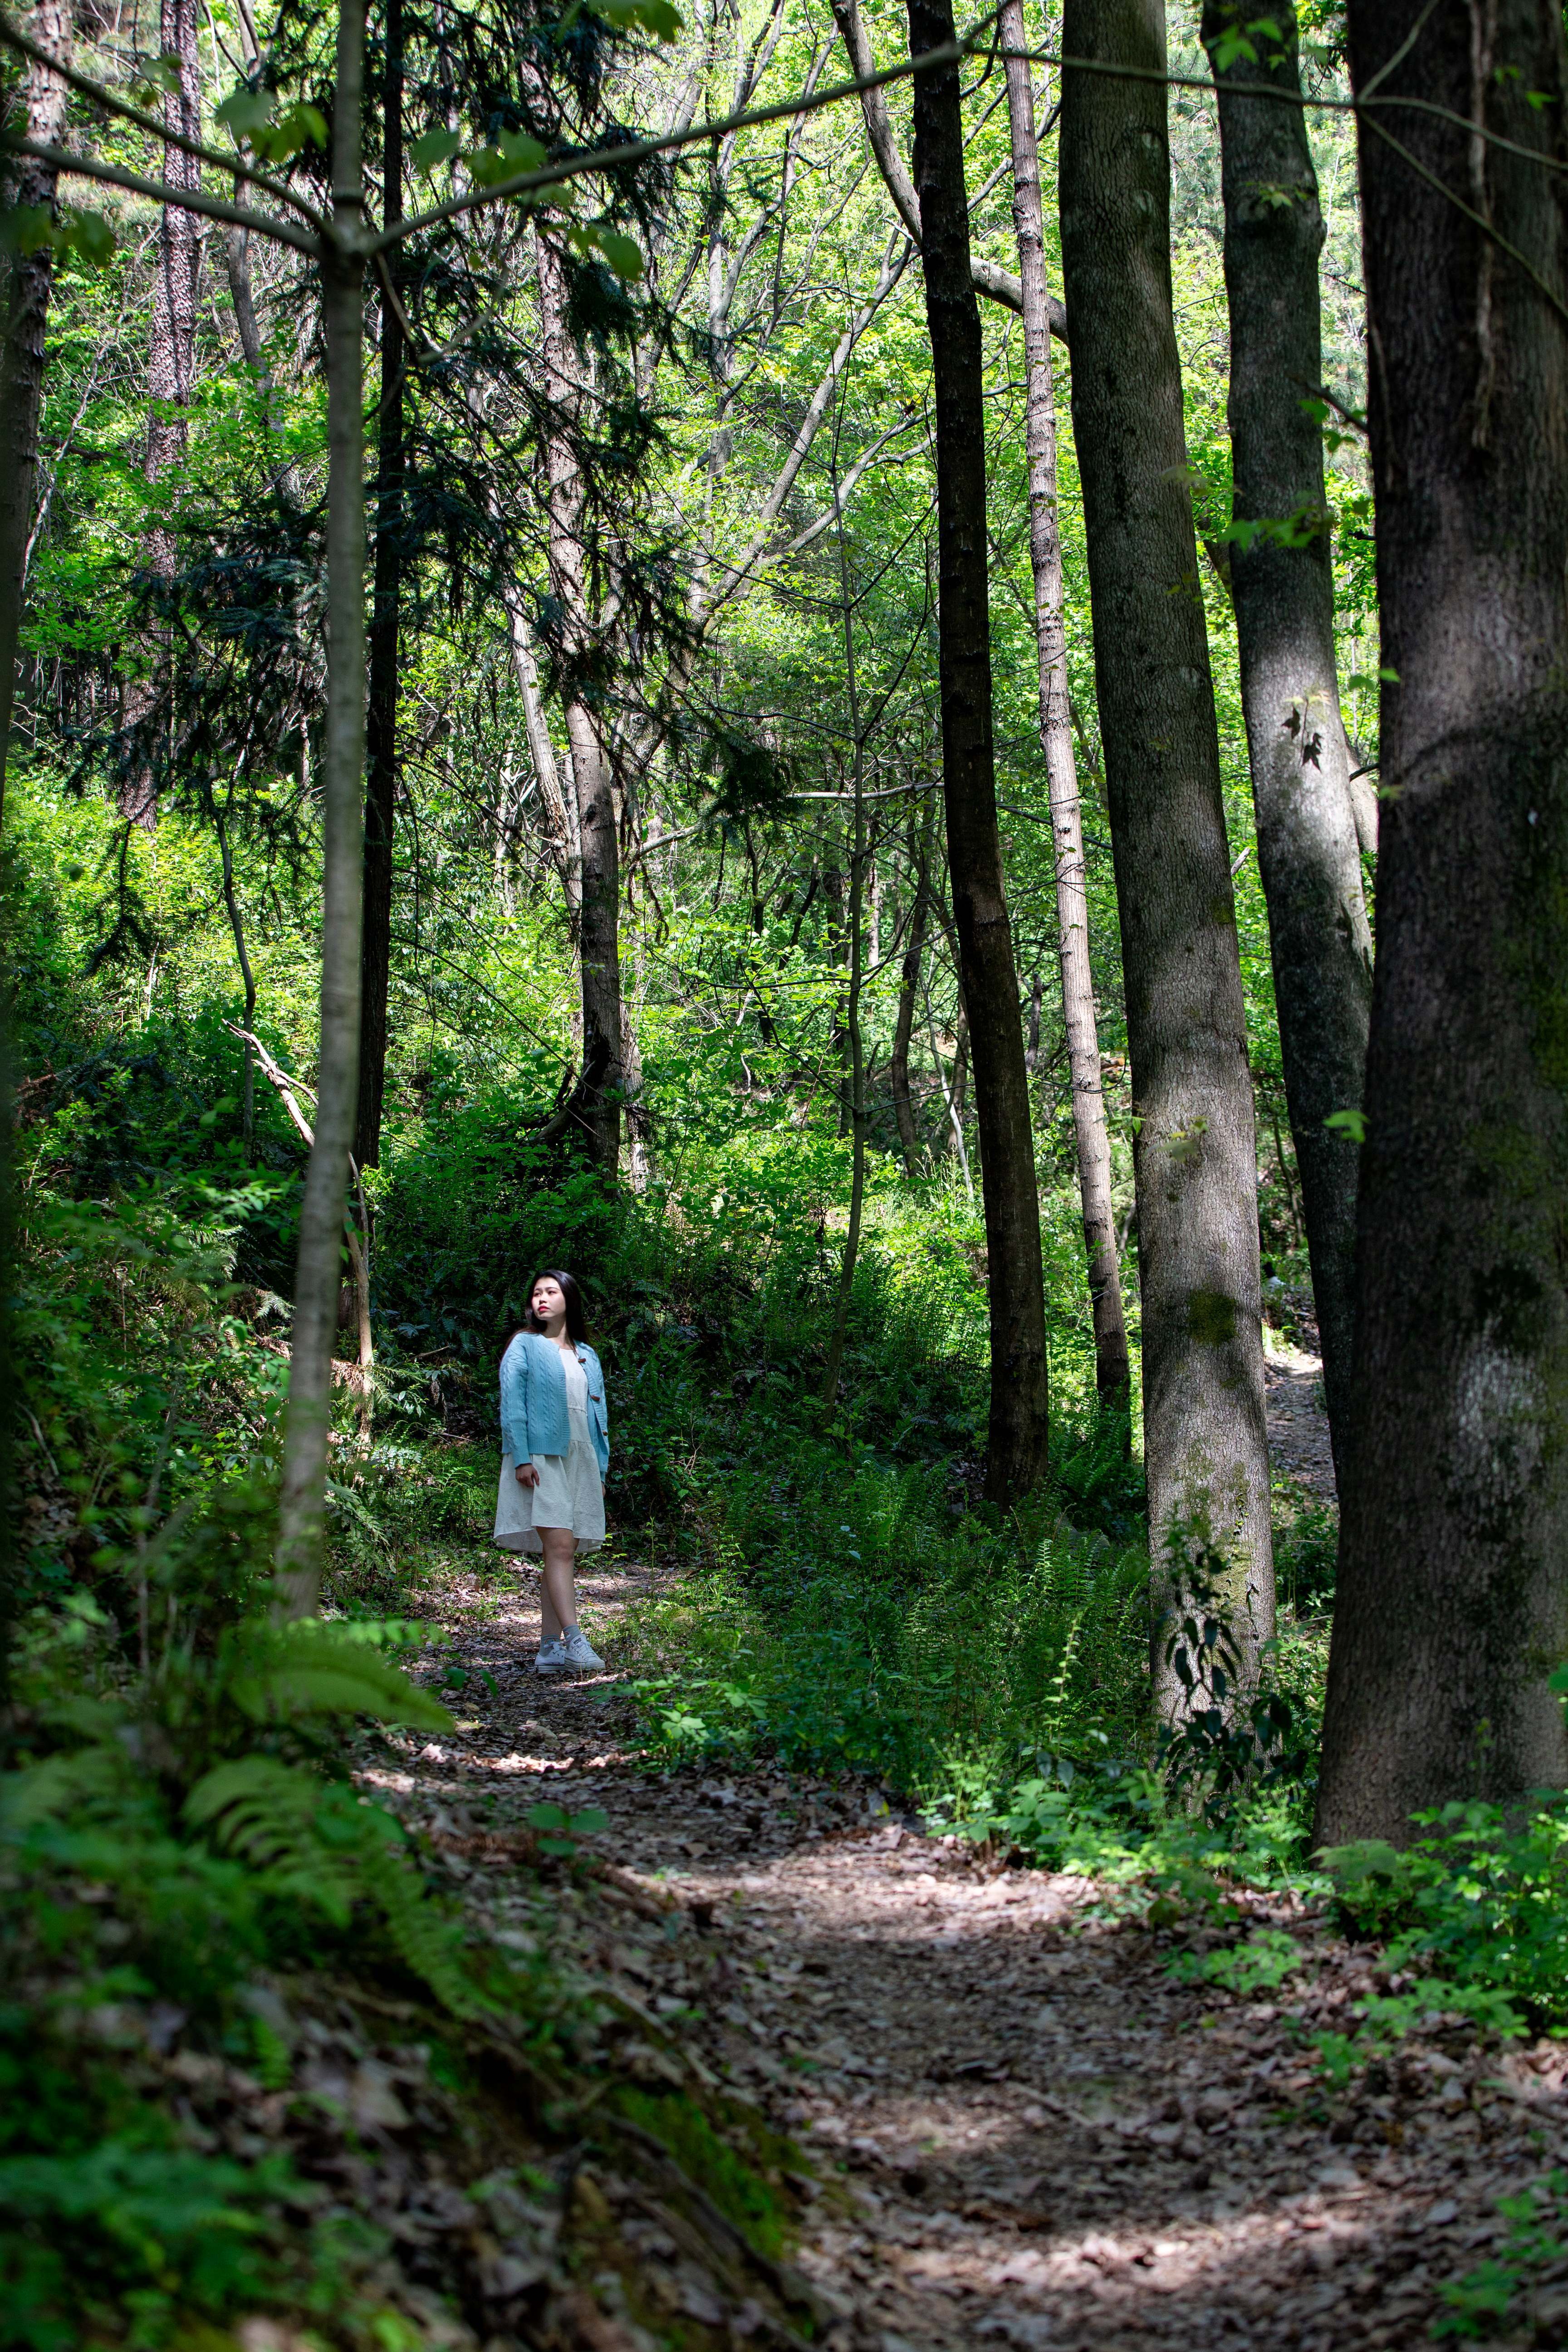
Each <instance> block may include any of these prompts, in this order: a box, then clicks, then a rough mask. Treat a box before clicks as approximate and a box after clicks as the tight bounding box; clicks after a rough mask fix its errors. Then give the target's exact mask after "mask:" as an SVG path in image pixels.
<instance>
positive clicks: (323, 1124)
mask: <svg viewBox="0 0 1568 2352" xmlns="http://www.w3.org/2000/svg"><path fill="white" fill-rule="evenodd" d="M363 69H364V19H363V14H362V11H361V9H360V7H359V5H357V0H340V5H339V13H338V27H337V86H336V89H335V90H334V92H333V105H332V190H333V202H332V220H333V226H334V228H335V229H336V231H337V232H338V236H339V238H340V239H341V240H342V245H343V247H348V248H350V249H349V250H342V249H340V250H336V251H332V250H329V251H328V252H326V253H325V254H324V256H323V259H322V266H321V303H322V310H323V313H324V318H325V324H326V345H327V451H328V474H327V711H326V726H325V735H324V743H323V758H322V762H321V1055H320V1066H319V1072H318V1082H317V1097H316V1118H315V1131H314V1137H313V1139H312V1142H311V1146H310V1160H309V1162H308V1164H307V1166H306V1171H305V1192H304V1199H303V1201H302V1202H301V1203H300V1241H299V1251H298V1256H297V1259H296V1264H295V1273H294V1321H293V1345H292V1348H291V1350H290V1354H289V1410H288V1413H287V1416H286V1419H285V1422H284V1428H283V1484H282V1493H281V1496H279V1513H278V1554H277V1567H278V1604H277V1605H278V1608H279V1613H280V1614H281V1615H284V1616H288V1617H304V1616H310V1614H311V1613H312V1612H314V1611H315V1609H316V1607H317V1604H318V1602H319V1600H320V1597H321V1547H322V1536H323V1533H324V1528H325V1518H326V1474H327V1437H328V1432H329V1425H330V1421H331V1379H332V1339H333V1335H334V1333H335V1332H336V1329H337V1320H338V1278H339V1270H340V1266H341V1264H342V1233H343V1211H344V1202H345V1197H346V1192H347V1186H348V1175H349V1149H350V1145H351V1144H352V1142H353V1128H354V1106H355V1100H356V1096H357V1080H358V1064H359V983H360V892H361V886H362V883H363V856H364V839H363V804H362V798H361V795H362V792H363V778H364V686H365V679H364V655H365V627H364V415H363V401H364V393H363V353H362V351H361V335H362V319H361V304H362V300H363V279H364V266H363V262H362V261H361V260H360V259H359V258H358V257H357V256H356V255H353V253H352V247H353V240H354V239H355V238H356V237H357V236H358V233H359V230H360V227H361V220H362V214H363V171H362V166H361V159H360V104H361V97H362V91H363V78H364V71H363Z"/></svg>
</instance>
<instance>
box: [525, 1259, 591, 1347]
mask: <svg viewBox="0 0 1568 2352" xmlns="http://www.w3.org/2000/svg"><path fill="white" fill-rule="evenodd" d="M542 1282H558V1283H559V1284H560V1285H561V1295H562V1297H563V1298H564V1299H565V1301H566V1336H567V1338H568V1339H573V1340H577V1339H583V1340H585V1339H587V1337H588V1318H587V1316H586V1315H585V1314H584V1311H583V1294H582V1292H581V1291H580V1290H579V1289H578V1287H577V1285H576V1283H575V1281H574V1279H573V1277H572V1276H571V1275H569V1274H568V1273H567V1271H566V1269H565V1267H564V1266H560V1265H542V1266H541V1267H540V1269H539V1272H538V1273H537V1274H536V1275H535V1276H533V1278H532V1280H531V1282H530V1284H529V1286H528V1302H529V1303H528V1307H527V1309H526V1311H525V1312H524V1315H523V1318H522V1322H521V1327H520V1328H521V1329H522V1330H524V1331H542V1330H543V1328H544V1326H543V1324H542V1322H541V1321H540V1320H539V1318H538V1317H537V1315H535V1313H534V1311H533V1294H534V1290H535V1288H536V1287H537V1286H538V1285H539V1284H540V1283H542Z"/></svg>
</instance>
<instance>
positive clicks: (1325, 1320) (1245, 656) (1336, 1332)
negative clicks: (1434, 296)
mask: <svg viewBox="0 0 1568 2352" xmlns="http://www.w3.org/2000/svg"><path fill="white" fill-rule="evenodd" d="M1234 21H1235V14H1234V10H1233V9H1228V8H1226V6H1225V5H1223V0H1209V5H1207V6H1206V7H1205V11H1204V20H1203V30H1204V39H1205V42H1206V43H1207V44H1208V46H1209V49H1210V52H1211V55H1212V53H1213V50H1214V47H1215V43H1216V42H1217V40H1218V39H1219V37H1220V36H1221V34H1222V33H1223V32H1224V30H1225V28H1226V26H1228V25H1230V24H1232V23H1233V22H1234ZM1275 21H1276V23H1277V25H1278V26H1279V27H1280V28H1281V29H1280V32H1279V37H1278V38H1276V37H1273V36H1272V35H1271V36H1270V37H1268V38H1267V39H1263V40H1260V41H1258V43H1256V44H1255V46H1256V47H1257V48H1258V60H1257V62H1256V63H1248V62H1245V61H1240V60H1238V61H1237V63H1235V64H1233V65H1232V66H1230V67H1229V68H1228V69H1227V70H1226V72H1225V73H1224V74H1217V76H1216V78H1217V79H1218V82H1219V91H1220V98H1219V126H1220V142H1221V152H1222V155H1223V173H1222V177H1223V184H1224V193H1225V282H1226V294H1227V296H1228V298H1229V306H1230V445H1231V458H1232V465H1233V467H1234V472H1235V479H1236V515H1237V520H1238V521H1240V522H1244V523H1252V522H1263V523H1268V522H1270V521H1272V522H1275V523H1279V522H1283V521H1284V520H1286V519H1287V518H1293V519H1294V525H1293V528H1292V529H1291V530H1290V531H1289V534H1288V535H1286V534H1282V533H1279V532H1271V531H1268V530H1264V531H1262V532H1260V533H1259V534H1258V537H1256V538H1255V539H1254V540H1253V541H1252V543H1251V545H1250V546H1248V545H1247V543H1246V541H1245V539H1239V540H1237V541H1236V542H1235V543H1234V544H1233V545H1232V547H1231V551H1230V591H1231V595H1232V598H1233V600H1234V602H1235V605H1236V628H1237V645H1238V648H1239V651H1240V656H1241V699H1242V708H1243V709H1244V710H1245V712H1246V715H1247V749H1248V751H1249V753H1250V756H1251V765H1252V798H1253V806H1254V808H1255V809H1256V811H1257V816H1258V870H1259V873H1260V874H1261V876H1262V878H1263V890H1264V896H1265V898H1267V900H1268V933H1269V941H1270V945H1271V948H1272V950H1273V965H1274V1001H1275V1004H1276V1006H1277V1008H1278V1011H1279V1046H1280V1054H1281V1056H1282V1059H1283V1062H1284V1066H1285V1097H1286V1101H1287V1104H1288V1106H1289V1113H1290V1131H1291V1134H1292V1135H1293V1136H1294V1138H1295V1141H1296V1164H1297V1167H1298V1168H1299V1169H1300V1174H1301V1199H1302V1206H1303V1210H1304V1212H1305V1215H1306V1222H1307V1248H1308V1252H1309V1255H1310V1259H1311V1266H1312V1295H1313V1298H1314V1300H1315V1302H1316V1305H1317V1310H1318V1330H1319V1334H1320V1337H1321V1344H1322V1352H1323V1388H1324V1391H1325V1394H1326V1396H1327V1399H1328V1407H1329V1429H1330V1433H1331V1437H1332V1440H1333V1446H1334V1457H1335V1462H1336V1465H1337V1464H1338V1463H1339V1460H1340V1456H1341V1454H1342V1450H1343V1445H1344V1439H1345V1433H1346V1416H1347V1414H1348V1412H1349V1409H1350V1375H1351V1341H1352V1325H1353V1284H1354V1273H1355V1193H1356V1166H1357V1153H1356V1146H1355V1145H1354V1143H1353V1142H1352V1140H1351V1139H1350V1138H1349V1136H1347V1135H1345V1134H1343V1133H1342V1132H1341V1131H1339V1130H1337V1129H1333V1128H1331V1127H1328V1126H1326V1125H1325V1124H1324V1122H1325V1120H1326V1119H1327V1118H1329V1117H1330V1115H1331V1113H1332V1112H1334V1111H1337V1110H1358V1109H1359V1108H1361V1094H1362V1085H1363V1078H1364V1076H1365V1071H1366V1037H1367V1024H1368V1021H1369V1019H1370V1017H1371V1011H1372V933H1371V930H1370V929H1369V926H1368V923H1367V916H1366V901H1365V898H1364V896H1363V890H1362V876H1361V851H1360V847H1359V845H1358V843H1357V840H1356V824H1355V810H1354V806H1353V803H1352V800H1351V793H1350V771H1351V766H1352V761H1351V758H1350V753H1349V750H1348V748H1347V746H1346V743H1345V730H1344V724H1343V721H1342V718H1341V715H1340V690H1339V677H1338V674H1337V671H1336V668H1335V664H1334V579H1333V567H1332V550H1331V541H1330V524H1329V516H1328V509H1327V506H1326V503H1325V493H1324V487H1323V444H1322V434H1321V429H1320V427H1319V425H1318V424H1317V422H1316V420H1315V419H1314V418H1313V417H1312V416H1311V415H1310V414H1309V413H1308V410H1307V407H1306V406H1305V404H1306V403H1307V402H1308V401H1310V398H1311V396H1312V395H1313V394H1315V393H1316V391H1317V388H1318V385H1319V383H1321V376H1322V351H1321V334H1320V325H1319V295H1318V255H1319V252H1320V251H1321V247H1322V242H1323V220H1322V215H1321V212H1320V211H1319V209H1318V182H1317V175H1316V173H1314V172H1313V169H1312V156H1311V150H1310V147H1309V145H1308V143H1307V121H1306V116H1305V114H1304V113H1303V111H1302V110H1301V108H1300V106H1299V105H1294V104H1289V105H1285V104H1281V103H1280V102H1279V100H1273V99H1268V98H1252V97H1246V96H1243V95H1242V94H1241V93H1240V91H1239V90H1238V89H1237V88H1236V87H1234V85H1236V84H1238V83H1247V82H1252V83H1257V82H1258V81H1260V80H1261V81H1268V82H1270V83H1272V85H1273V86H1274V87H1275V88H1276V89H1279V91H1280V92H1281V93H1282V94H1283V95H1285V96H1287V97H1289V98H1290V99H1296V98H1299V97H1300V86H1301V85H1300V72H1299V69H1298V63H1297V52H1296V19H1295V13H1294V10H1293V9H1292V8H1291V6H1290V5H1289V0H1285V5H1284V6H1282V7H1281V8H1279V10H1278V11H1277V12H1276V17H1275Z"/></svg>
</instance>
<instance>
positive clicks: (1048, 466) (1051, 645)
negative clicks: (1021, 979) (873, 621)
mask: <svg viewBox="0 0 1568 2352" xmlns="http://www.w3.org/2000/svg"><path fill="white" fill-rule="evenodd" d="M997 30H998V32H999V33H1000V35H1001V37H1002V46H1003V47H1004V48H1005V49H1012V50H1019V51H1021V50H1023V49H1024V47H1026V41H1025V36H1024V9H1023V0H1006V5H1005V6H1004V8H1003V10H1002V13H1001V16H999V18H998V19H997ZM1006 71H1007V110H1008V116H1009V120H1010V122H1011V126H1012V135H1013V222H1014V226H1015V228H1016V231H1017V237H1018V279H1019V284H1020V286H1021V288H1022V289H1023V304H1024V377H1025V400H1024V446H1025V452H1026V457H1027V461H1028V467H1029V562H1030V565H1031V568H1032V570H1033V572H1034V578H1035V635H1036V638H1037V644H1038V648H1039V662H1040V746H1041V749H1042V750H1043V751H1044V752H1045V755H1046V775H1047V786H1048V790H1049V793H1050V805H1051V847H1052V852H1053V855H1054V857H1055V861H1056V881H1057V940H1058V957H1059V961H1060V964H1061V975H1062V1021H1063V1025H1064V1027H1065V1028H1066V1031H1067V1045H1068V1075H1069V1077H1070V1079H1071V1083H1072V1123H1073V1137H1074V1140H1075V1142H1076V1143H1077V1146H1078V1182H1079V1200H1080V1202H1081V1203H1082V1207H1083V1242H1084V1252H1085V1256H1086V1258H1087V1261H1088V1266H1089V1303H1090V1307H1091V1308H1092V1311H1093V1316H1094V1372H1095V1388H1096V1391H1097V1393H1098V1395H1099V1398H1100V1403H1101V1404H1102V1405H1103V1406H1105V1407H1106V1408H1107V1409H1108V1410H1109V1411H1110V1412H1118V1413H1125V1412H1129V1411H1130V1407H1131V1388H1132V1373H1131V1366H1130V1364H1129V1362H1128V1358H1127V1321H1126V1318H1125V1316H1124V1314H1123V1312H1122V1307H1121V1271H1120V1269H1119V1267H1118V1265H1117V1262H1116V1219H1115V1215H1114V1213H1113V1211H1112V1208H1111V1202H1110V1135H1109V1133H1108V1132H1107V1129H1106V1124H1105V1091H1104V1088H1103V1087H1102V1086H1101V1083H1100V1029H1099V1024H1098V1023H1097V1022H1096V1019H1095V1013H1094V974H1093V971H1091V969H1090V966H1089V869H1088V867H1087V866H1086V865H1085V863H1084V855H1083V823H1082V819H1081V816H1080V814H1079V798H1078V769H1077V765H1076V763H1075V761H1074V759H1073V748H1072V716H1071V713H1070V711H1069V710H1068V665H1067V629H1066V625H1065V622H1064V619H1063V594H1062V542H1061V530H1060V526H1059V524H1058V519H1057V408H1056V396H1055V391H1054V388H1053V386H1052V383H1051V331H1050V315H1049V311H1048V308H1047V297H1046V224H1045V213H1044V209H1043V207H1042V205H1041V202H1040V160H1039V153H1038V150H1037V144H1036V139H1035V97H1034V91H1033V89H1031V87H1030V83H1029V68H1028V65H1027V63H1026V60H1025V58H1023V57H1022V56H1021V55H1020V56H1016V57H1010V58H1008V60H1007V68H1006Z"/></svg>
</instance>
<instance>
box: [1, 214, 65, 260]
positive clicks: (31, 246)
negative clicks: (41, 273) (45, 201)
mask: <svg viewBox="0 0 1568 2352" xmlns="http://www.w3.org/2000/svg"><path fill="white" fill-rule="evenodd" d="M59 243H60V234H59V231H58V229H57V228H56V226H55V219H54V215H53V214H52V213H51V212H50V210H49V207H48V206H47V205H12V206H11V208H10V210H9V211H8V212H4V213H0V249H3V250H4V251H5V252H6V253H19V254H20V255H21V256H22V257H23V259H24V260H26V259H27V258H28V257H30V256H31V255H33V254H35V253H42V251H43V249H44V247H46V246H47V245H53V246H58V244H59Z"/></svg>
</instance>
